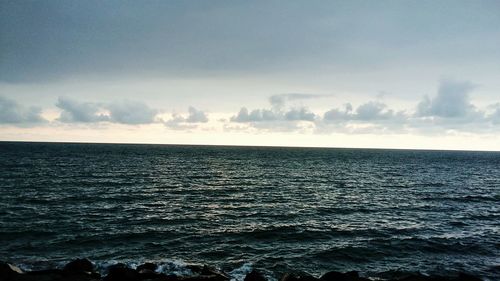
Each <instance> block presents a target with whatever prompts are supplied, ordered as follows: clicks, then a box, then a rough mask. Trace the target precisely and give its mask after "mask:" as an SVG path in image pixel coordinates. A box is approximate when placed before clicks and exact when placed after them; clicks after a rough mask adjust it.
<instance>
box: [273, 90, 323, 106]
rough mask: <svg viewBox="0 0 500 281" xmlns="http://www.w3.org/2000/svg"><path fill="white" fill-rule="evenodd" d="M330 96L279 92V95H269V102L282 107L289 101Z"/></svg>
mask: <svg viewBox="0 0 500 281" xmlns="http://www.w3.org/2000/svg"><path fill="white" fill-rule="evenodd" d="M330 96H331V95H317V94H297V93H290V94H279V95H272V96H270V97H269V102H270V103H271V106H272V107H275V108H283V107H284V106H285V104H286V103H287V102H289V101H295V100H307V99H317V98H324V97H330Z"/></svg>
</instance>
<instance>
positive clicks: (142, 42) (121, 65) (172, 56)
mask: <svg viewBox="0 0 500 281" xmlns="http://www.w3.org/2000/svg"><path fill="white" fill-rule="evenodd" d="M499 26H500V2H498V1H493V0H489V1H486V0H482V1H481V0H480V1H460V0H457V1H388V0H386V1H217V0H216V1H72V0H69V1H62V0H61V1H8V0H0V140H7V141H22V140H26V141H77V142H125V143H175V144H182V143H185V144H227V145H273V146H274V145H278V146H326V147H376V148H420V149H470V150H500V28H499Z"/></svg>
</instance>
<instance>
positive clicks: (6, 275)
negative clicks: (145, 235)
mask: <svg viewBox="0 0 500 281" xmlns="http://www.w3.org/2000/svg"><path fill="white" fill-rule="evenodd" d="M186 266H187V267H188V268H189V272H190V273H192V274H190V275H182V274H180V275H179V274H172V273H168V272H164V271H163V270H162V268H161V266H158V265H157V264H154V263H145V264H142V265H139V266H137V267H135V266H134V268H131V267H129V266H128V265H126V264H123V263H117V264H114V265H111V266H109V267H108V270H107V271H108V273H107V274H106V276H104V277H101V275H100V274H99V273H97V272H95V266H94V264H93V263H92V262H91V261H89V260H88V259H76V260H74V261H72V262H70V263H68V264H66V265H65V266H64V268H63V269H47V270H36V271H26V272H25V271H23V270H21V269H19V267H17V266H15V265H13V264H10V263H6V262H0V281H146V280H150V281H153V280H154V281H230V280H231V279H230V275H228V274H226V273H224V272H223V271H220V270H218V269H216V268H214V267H210V266H207V265H204V266H197V265H186ZM250 268H251V267H250ZM244 276H245V277H244V278H241V279H242V281H266V280H268V278H266V277H265V276H264V275H263V274H262V273H260V272H259V271H257V270H255V269H251V270H250V271H246V272H245V275H244ZM371 280H372V279H369V278H365V277H360V276H359V274H358V272H356V271H351V272H346V273H342V272H337V271H330V272H327V273H325V274H323V276H321V277H320V278H317V277H315V276H313V275H310V274H307V273H286V274H284V275H283V277H282V278H281V279H280V281H371ZM377 280H390V281H482V280H481V279H480V278H478V277H475V276H472V275H468V274H465V273H460V274H459V275H458V276H456V277H442V276H427V275H422V274H409V275H406V276H399V277H397V278H387V279H380V278H379V279H377Z"/></svg>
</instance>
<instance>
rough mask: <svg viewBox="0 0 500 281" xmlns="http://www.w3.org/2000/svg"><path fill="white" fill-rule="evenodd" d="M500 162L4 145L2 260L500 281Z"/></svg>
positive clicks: (472, 155)
mask: <svg viewBox="0 0 500 281" xmlns="http://www.w3.org/2000/svg"><path fill="white" fill-rule="evenodd" d="M499 203H500V153H498V152H465V151H454V152H453V151H412V150H367V149H322V148H258V147H216V146H169V145H116V144H106V145H105V144H50V143H7V142H3V143H0V259H1V260H7V261H11V262H14V263H16V264H20V265H21V266H23V267H25V268H44V267H49V266H57V265H60V264H62V263H63V262H66V261H69V260H71V259H73V258H76V257H87V258H90V259H91V260H93V261H94V262H96V264H97V265H98V266H99V267H101V268H104V267H105V266H106V265H107V264H110V263H114V262H118V261H120V262H127V263H129V264H130V265H132V266H133V265H134V264H139V263H141V262H144V261H153V262H157V263H160V264H162V269H161V270H163V271H165V272H180V273H184V274H188V273H189V270H188V269H187V268H185V267H184V266H183V265H184V264H186V263H201V264H210V265H214V266H217V267H219V268H221V269H223V270H225V271H227V272H230V273H231V275H232V276H233V278H234V279H236V280H239V279H241V278H242V276H244V274H245V273H246V272H248V270H250V269H251V268H258V269H260V270H262V271H264V272H265V273H266V274H268V276H270V277H275V278H277V277H279V276H280V274H281V273H283V272H287V271H306V272H309V273H312V274H316V275H319V274H321V273H324V272H326V271H329V270H339V271H348V270H358V271H361V272H362V273H363V274H364V275H365V276H384V274H385V275H388V274H395V272H398V271H401V272H415V271H418V272H422V273H427V274H453V273H456V272H458V271H465V272H469V273H472V274H475V275H478V276H482V277H485V278H488V279H490V280H495V279H498V278H499V276H500V271H499V268H500V233H499V230H500V204H499Z"/></svg>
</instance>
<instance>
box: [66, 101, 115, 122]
mask: <svg viewBox="0 0 500 281" xmlns="http://www.w3.org/2000/svg"><path fill="white" fill-rule="evenodd" d="M56 106H57V107H59V108H60V109H61V110H62V112H61V115H60V116H59V118H58V120H59V121H61V122H66V123H73V122H76V123H93V122H101V121H109V120H110V118H109V115H107V114H105V113H103V112H102V111H103V106H102V105H100V104H97V103H91V102H79V101H76V100H73V99H71V98H67V97H59V99H58V100H57V103H56Z"/></svg>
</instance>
